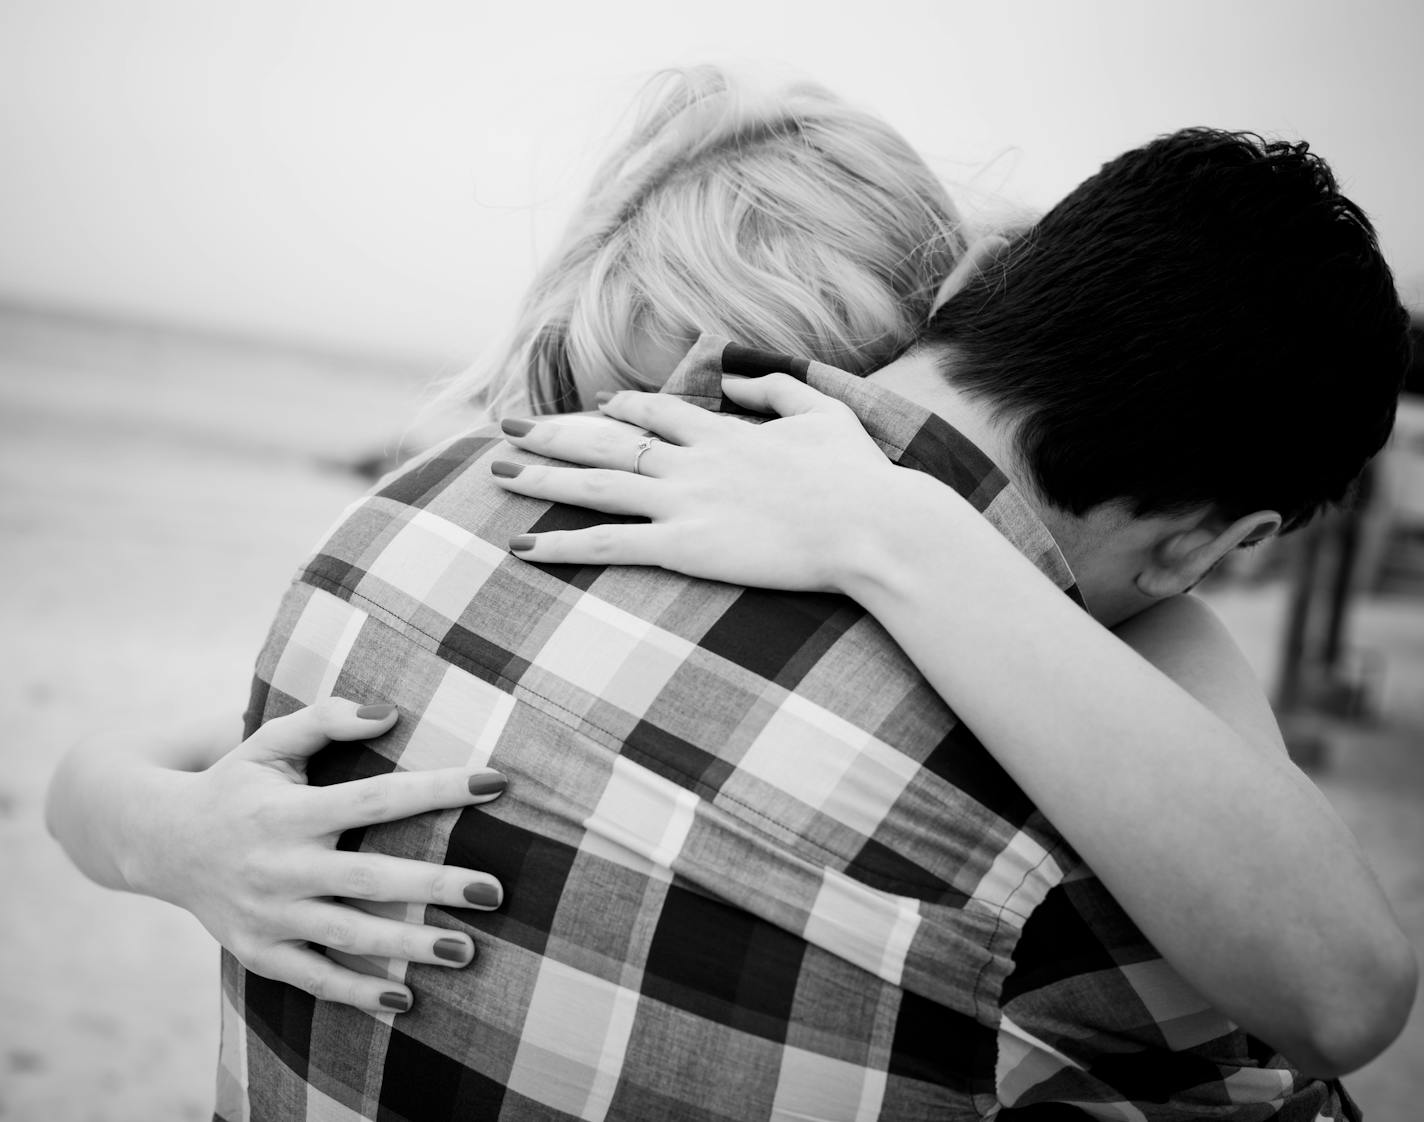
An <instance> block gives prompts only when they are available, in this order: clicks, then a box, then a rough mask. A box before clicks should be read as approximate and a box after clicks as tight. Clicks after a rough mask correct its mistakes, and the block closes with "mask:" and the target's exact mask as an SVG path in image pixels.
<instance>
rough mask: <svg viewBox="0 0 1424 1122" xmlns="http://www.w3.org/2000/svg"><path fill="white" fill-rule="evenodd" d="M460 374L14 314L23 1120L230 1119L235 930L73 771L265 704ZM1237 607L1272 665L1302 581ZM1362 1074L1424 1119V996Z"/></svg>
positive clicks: (1353, 768) (1393, 773)
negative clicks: (292, 632) (320, 560)
mask: <svg viewBox="0 0 1424 1122" xmlns="http://www.w3.org/2000/svg"><path fill="white" fill-rule="evenodd" d="M434 373H439V372H437V371H431V370H415V369H399V368H391V367H387V366H381V365H378V364H373V363H370V362H361V361H356V360H350V361H345V360H340V359H331V358H323V357H320V356H316V355H312V354H300V353H292V352H287V351H283V350H280V349H272V348H265V347H258V346H254V345H249V344H244V343H238V342H224V341H221V340H214V339H208V338H204V337H201V336H196V335H174V334H169V333H162V332H157V331H146V330H142V329H138V328H128V327H116V326H105V325H99V324H92V323H86V322H81V321H72V320H65V319H59V318H53V317H46V316H34V315H27V314H22V313H18V312H14V311H4V310H0V573H3V581H0V621H3V624H2V626H3V634H4V636H5V644H4V656H3V657H4V674H3V678H0V691H2V692H0V697H3V701H4V712H5V713H6V714H7V721H6V735H5V736H4V738H3V749H0V751H3V754H4V755H3V767H0V847H3V851H4V854H5V857H4V862H3V884H0V887H3V892H4V898H5V907H4V914H5V917H6V918H5V921H4V923H3V925H0V963H3V966H0V1010H3V1013H0V1118H4V1119H16V1120H21V1119H23V1120H30V1119H36V1120H40V1119H44V1120H55V1122H68V1120H90V1119H93V1120H105V1122H108V1120H114V1122H120V1120H122V1122H130V1120H131V1122H149V1120H156V1119H200V1118H205V1117H208V1116H209V1114H210V1112H211V1106H212V1083H213V1067H214V1061H215V1057H216V1049H217V975H216V964H217V953H216V948H215V946H214V945H213V944H212V943H211V941H210V940H209V938H208V937H207V935H206V933H205V932H204V931H203V930H202V929H201V927H199V925H198V924H197V923H196V921H194V920H192V919H191V918H189V917H188V916H186V915H185V914H182V913H180V912H179V911H177V910H176V909H174V908H171V907H169V906H167V905H164V904H160V903H156V902H153V901H149V900H143V899H137V898H132V897H127V896H123V895H121V894H117V893H112V892H107V891H104V890H102V889H99V888H96V887H94V886H93V885H91V884H90V883H89V882H87V881H86V880H84V879H83V878H82V877H81V876H80V875H79V874H78V873H77V872H75V871H74V870H73V869H72V868H71V867H70V866H69V864H68V862H67V860H66V859H65V858H64V857H63V855H62V854H61V852H60V850H59V849H58V847H57V846H56V845H55V844H54V843H53V842H52V841H51V840H50V838H49V837H48V835H47V834H46V833H45V831H44V827H43V822H42V802H43V792H44V788H45V784H46V782H47V780H48V777H49V774H50V771H51V769H52V767H53V763H54V761H55V759H56V757H57V756H58V754H59V753H60V752H62V751H63V750H64V749H65V747H67V746H68V745H69V744H70V743H72V742H73V740H75V739H76V738H77V737H78V736H80V735H81V734H84V733H89V732H93V731H96V730H102V729H104V728H106V727H119V726H126V725H134V724H145V723H150V722H153V721H155V720H167V719H169V718H172V717H177V716H182V715H184V714H191V713H201V712H204V711H211V710H213V709H215V708H227V709H230V710H232V711H234V712H240V711H241V709H242V707H243V705H244V704H245V701H246V690H247V682H248V675H249V670H250V666H251V661H252V658H253V656H254V654H255V653H256V651H257V648H258V647H259V645H260V644H261V642H262V638H263V635H264V634H265V631H266V627H267V622H268V619H269V616H270V614H271V612H272V610H273V608H274V607H275V605H276V603H277V601H278V599H279V598H280V595H281V593H282V591H283V589H284V587H285V585H286V582H287V580H288V578H289V576H290V575H291V572H292V570H293V568H294V566H295V565H296V563H297V562H298V561H299V560H300V559H301V558H302V557H303V556H304V554H305V553H306V551H307V550H308V549H309V547H310V546H311V544H312V543H313V542H314V541H315V539H316V538H317V536H318V535H319V534H320V533H321V531H322V530H323V529H324V528H325V527H326V526H327V525H328V524H329V523H330V522H331V521H332V520H333V519H334V518H335V517H336V516H337V514H338V513H339V512H340V510H341V509H342V507H343V506H344V505H345V504H346V503H347V502H348V501H349V500H350V499H351V498H353V497H355V496H356V495H357V494H358V493H359V492H360V491H361V490H362V489H363V488H364V486H365V483H364V481H363V480H362V479H360V478H359V477H358V476H357V475H356V474H355V473H354V472H353V471H351V470H349V466H348V465H350V464H351V463H353V462H355V461H357V460H360V459H362V458H366V457H369V456H371V455H372V454H375V453H380V452H383V451H388V450H391V449H392V448H393V447H394V445H395V444H396V443H397V442H398V441H399V440H400V438H401V435H402V433H403V431H404V430H405V427H406V424H407V422H408V421H409V419H410V418H411V417H412V416H413V415H414V414H415V412H416V410H417V408H418V405H419V398H418V394H419V390H420V389H421V387H422V386H423V385H424V383H425V382H426V381H427V379H428V377H429V376H430V375H432V374H434ZM1213 599H1214V600H1215V602H1216V603H1217V605H1218V607H1219V608H1220V609H1221V611H1222V613H1223V615H1225V616H1226V618H1227V620H1228V623H1230V624H1231V626H1232V628H1233V630H1234V631H1236V632H1237V633H1238V634H1239V636H1240V638H1241V640H1242V642H1243V646H1245V647H1246V649H1247V653H1248V654H1249V655H1250V656H1251V657H1252V658H1253V660H1254V661H1255V662H1256V665H1257V666H1258V667H1259V668H1260V669H1261V670H1262V673H1263V674H1265V675H1269V674H1270V672H1271V671H1270V666H1271V662H1272V660H1273V658H1274V657H1275V651H1276V635H1277V632H1278V629H1279V621H1280V617H1281V611H1282V603H1283V600H1284V592H1283V589H1282V588H1281V587H1280V586H1279V585H1270V584H1267V585H1265V586H1262V587H1251V588H1238V587H1236V586H1229V587H1226V588H1224V589H1222V590H1220V591H1218V592H1216V593H1215V594H1214V596H1213ZM1356 625H1357V626H1356V631H1357V641H1359V642H1361V643H1364V644H1367V645H1370V646H1373V647H1374V648H1376V649H1377V650H1378V651H1379V652H1380V656H1381V658H1382V659H1383V660H1384V662H1385V664H1386V670H1387V674H1386V679H1385V692H1384V695H1383V714H1382V717H1381V719H1380V721H1379V722H1378V723H1376V724H1375V725H1373V726H1370V727H1367V728H1364V729H1359V730H1354V731H1344V732H1341V733H1340V734H1339V735H1337V736H1335V737H1334V744H1333V750H1332V753H1331V760H1330V766H1329V768H1328V769H1327V770H1326V771H1325V772H1324V773H1323V774H1322V777H1321V784H1322V786H1323V787H1324V788H1325V790H1326V793H1327V794H1328V795H1329V797H1330V798H1331V799H1332V800H1333V801H1334V802H1335V804H1336V805H1337V806H1338V807H1339V809H1340V811H1341V813H1342V814H1343V815H1344V816H1345V817H1346V820H1347V821H1348V822H1349V823H1350V825H1351V827H1352V828H1353V829H1354V830H1355V831H1356V833H1357V835H1358V836H1359V837H1360V839H1361V841H1362V843H1363V844H1364V845H1365V847H1366V849H1367V850H1368V851H1369V852H1370V854H1371V856H1372V858H1373V860H1374V862H1375V865H1376V867H1377V868H1378V869H1379V871H1380V874H1381V877H1382V879H1383V880H1384V882H1385V886H1386V889H1387V890H1388V891H1389V892H1390V894H1391V896H1392V898H1393V900H1394V901H1395V904H1396V907H1397V909H1398V910H1399V911H1400V913H1401V918H1402V919H1403V920H1404V922H1405V924H1406V926H1407V927H1408V928H1409V929H1410V930H1411V931H1412V932H1413V933H1414V936H1415V940H1416V945H1417V946H1419V947H1420V949H1421V951H1424V868H1421V858H1424V601H1421V599H1420V598H1419V597H1418V596H1417V595H1416V596H1414V597H1413V598H1408V597H1404V596H1399V597H1396V598H1395V599H1390V600H1374V601H1371V602H1368V603H1366V604H1365V605H1364V607H1363V609H1362V611H1361V613H1360V615H1359V617H1358V619H1357V621H1356ZM1267 680H1269V677H1268V679H1267ZM1346 1085H1347V1086H1348V1087H1350V1089H1351V1090H1352V1092H1353V1093H1354V1095H1355V1097H1356V1098H1357V1099H1358V1100H1359V1101H1360V1103H1361V1105H1362V1106H1363V1107H1364V1109H1365V1112H1366V1115H1367V1116H1368V1117H1370V1118H1372V1119H1376V1120H1379V1122H1396V1120H1397V1122H1406V1120H1408V1119H1411V1118H1415V1117H1418V1113H1417V1111H1418V1104H1419V1103H1420V1102H1424V1017H1421V1015H1420V1013H1419V1006H1418V1005H1416V1015H1415V1017H1414V1019H1413V1021H1412V1022H1411V1025H1410V1027H1409V1029H1408V1030H1407V1031H1406V1034H1405V1036H1404V1037H1403V1038H1402V1039H1401V1040H1400V1042H1398V1043H1397V1044H1396V1045H1395V1046H1394V1047H1393V1048H1392V1049H1390V1051H1389V1052H1388V1053H1386V1055H1385V1056H1384V1057H1382V1058H1381V1059H1380V1060H1378V1061H1376V1062H1375V1063H1374V1064H1372V1065H1370V1067H1369V1068H1367V1069H1366V1070H1365V1071H1364V1072H1361V1073H1359V1074H1358V1075H1356V1076H1355V1077H1354V1078H1351V1079H1348V1080H1346Z"/></svg>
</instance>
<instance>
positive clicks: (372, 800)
mask: <svg viewBox="0 0 1424 1122" xmlns="http://www.w3.org/2000/svg"><path fill="white" fill-rule="evenodd" d="M354 787H355V789H354V790H353V791H352V792H351V802H352V805H353V806H354V807H355V808H356V809H357V811H359V812H360V813H362V814H383V813H385V812H386V811H387V810H388V809H389V808H390V805H391V792H390V787H389V785H388V784H385V783H381V782H378V781H377V780H376V779H368V780H365V781H362V782H358V783H356V784H354Z"/></svg>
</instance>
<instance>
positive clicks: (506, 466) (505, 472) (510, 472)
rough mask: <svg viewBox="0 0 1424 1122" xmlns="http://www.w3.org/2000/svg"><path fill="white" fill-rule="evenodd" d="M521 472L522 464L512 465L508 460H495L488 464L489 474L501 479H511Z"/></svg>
mask: <svg viewBox="0 0 1424 1122" xmlns="http://www.w3.org/2000/svg"><path fill="white" fill-rule="evenodd" d="M523 470H524V465H523V464H512V463H510V462H509V461H508V460H495V462H494V463H492V464H490V474H491V475H498V476H500V477H501V478H503V479H513V478H514V477H515V476H516V475H518V474H519V473H520V472H521V471H523Z"/></svg>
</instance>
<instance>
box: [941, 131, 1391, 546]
mask: <svg viewBox="0 0 1424 1122" xmlns="http://www.w3.org/2000/svg"><path fill="white" fill-rule="evenodd" d="M1408 328H1409V321H1408V316H1407V314H1406V312H1405V310H1404V308H1403V307H1402V306H1401V304H1400V301H1399V296H1398V294H1397V292H1396V291H1395V286H1394V278H1393V276H1392V275H1391V273H1390V270H1389V266H1388V265H1386V264H1385V261H1384V258H1383V257H1382V256H1381V254H1380V251H1379V245H1378V242H1377V241H1376V238H1375V233H1374V230H1373V228H1372V227H1371V225H1370V222H1369V220H1368V219H1367V218H1366V217H1365V215H1364V213H1363V212H1362V211H1361V210H1360V208H1359V207H1358V206H1356V205H1355V204H1354V203H1353V202H1351V201H1350V200H1349V199H1347V198H1345V196H1344V195H1342V194H1341V193H1340V191H1339V188H1338V187H1337V185H1336V183H1335V177H1334V176H1333V175H1332V174H1331V172H1330V169H1329V167H1328V166H1327V165H1326V163H1325V161H1324V160H1322V159H1321V158H1320V157H1319V156H1317V155H1315V154H1313V153H1312V152H1310V151H1309V149H1308V147H1307V145H1305V144H1304V143H1299V144H1292V143H1285V142H1280V141H1275V142H1267V141H1265V140H1263V139H1261V138H1260V137H1259V136H1256V135H1254V134H1252V133H1230V132H1221V131H1217V130H1212V129H1187V130H1184V131H1181V132H1177V133H1173V134H1171V135H1170V136H1166V137H1162V138H1160V139H1158V140H1154V141H1153V142H1151V143H1150V144H1147V145H1145V146H1144V147H1142V148H1138V149H1135V150H1134V151H1131V152H1129V153H1127V154H1126V155H1124V156H1120V157H1119V158H1117V159H1116V160H1113V161H1112V162H1111V163H1108V164H1105V165H1104V166H1103V168H1102V170H1101V171H1100V172H1098V174H1096V175H1094V176H1093V177H1092V178H1091V179H1089V180H1088V181H1087V182H1085V183H1083V184H1082V185H1081V186H1080V187H1078V188H1077V189H1076V190H1074V191H1073V192H1072V193H1071V194H1070V195H1069V196H1068V197H1067V198H1066V199H1064V200H1063V201H1062V202H1061V203H1059V204H1058V205H1057V206H1056V207H1054V208H1053V209H1052V210H1051V211H1050V212H1049V213H1048V214H1047V215H1045V216H1044V218H1043V219H1042V220H1041V221H1039V222H1038V223H1036V224H1035V225H1034V226H1032V227H1031V228H1029V229H1027V230H1025V231H1023V232H1022V233H1019V234H1017V235H1014V236H1013V237H1012V238H1011V240H1010V244H1009V246H1008V248H1006V249H1005V250H1004V251H1003V252H1002V253H1001V254H999V256H998V257H997V258H996V259H995V260H994V261H993V262H992V263H991V264H989V265H988V266H987V267H986V268H985V269H984V270H983V271H982V273H981V275H980V276H979V277H978V278H977V280H976V281H975V282H973V283H972V284H970V285H969V286H967V287H966V288H965V289H963V290H961V291H960V292H959V293H958V294H956V295H955V296H954V297H953V298H952V299H951V300H950V301H948V303H946V305H945V306H944V307H943V308H941V309H940V310H939V311H938V312H937V313H936V315H935V316H934V318H933V320H932V322H931V324H930V328H929V331H928V333H927V335H926V340H925V341H926V342H928V343H930V344H931V345H933V344H936V343H950V344H953V346H954V357H953V358H952V359H949V360H947V361H946V363H945V370H946V373H947V375H948V376H949V377H950V379H951V380H952V381H953V383H954V384H955V385H956V386H958V387H960V388H962V389H964V390H966V391H967V392H969V393H971V394H972V395H974V396H975V397H977V398H979V399H980V400H983V401H985V402H987V403H988V404H990V405H991V406H992V408H993V409H994V411H995V413H996V415H998V416H1000V417H1002V418H1007V419H1011V420H1013V421H1014V422H1016V423H1017V424H1018V430H1017V431H1018V436H1017V442H1018V449H1017V450H1018V453H1019V455H1020V456H1021V458H1022V460H1023V466H1024V467H1026V468H1027V470H1028V472H1029V473H1030V474H1031V476H1032V480H1033V482H1034V483H1035V484H1036V485H1037V486H1038V488H1039V490H1040V491H1041V493H1042V496H1043V497H1044V498H1045V499H1046V500H1047V501H1048V502H1050V503H1052V504H1053V505H1055V506H1057V507H1059V508H1061V509H1064V510H1067V511H1071V512H1073V513H1075V514H1083V513H1085V512H1086V511H1088V510H1090V509H1092V508H1093V507H1095V506H1097V505H1099V504H1101V503H1103V502H1106V501H1108V500H1126V501H1127V502H1128V503H1129V504H1131V505H1132V507H1133V509H1134V513H1135V514H1137V515H1139V516H1140V515H1146V514H1155V513H1170V512H1176V511H1180V510H1185V509H1191V508H1195V507H1200V506H1206V505H1211V506H1214V507H1216V508H1217V509H1218V510H1220V511H1221V512H1222V513H1224V514H1226V515H1227V516H1229V517H1239V516H1240V515H1242V514H1245V513H1249V512H1250V511H1253V510H1260V509H1270V510H1278V511H1280V512H1281V515H1282V517H1283V519H1284V521H1285V526H1286V528H1287V529H1290V528H1293V527H1294V526H1298V525H1301V524H1303V523H1304V522H1306V521H1308V520H1309V519H1310V517H1311V516H1312V515H1313V514H1314V513H1315V512H1316V511H1317V510H1318V509H1319V508H1320V507H1321V506H1323V505H1325V504H1326V503H1330V502H1338V501H1340V500H1342V499H1343V498H1344V497H1345V495H1346V494H1347V493H1348V491H1349V488H1350V485H1351V483H1352V482H1353V480H1354V479H1355V478H1356V477H1357V476H1358V475H1359V473H1360V471H1361V469H1362V468H1363V467H1364V465H1365V463H1366V462H1367V461H1368V460H1369V458H1370V457H1371V456H1373V455H1374V454H1375V453H1376V452H1377V451H1378V450H1379V449H1380V447H1381V446H1382V445H1383V444H1384V441H1385V439H1386V438H1387V437H1388V435H1389V431H1390V428H1391V427H1392V425H1393V423H1394V411H1395V404H1396V401H1397V399H1398V396H1399V391H1400V386H1401V382H1402V378H1403V375H1404V371H1405V369H1406V367H1407V365H1408V362H1409V346H1410V343H1409V334H1408Z"/></svg>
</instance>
